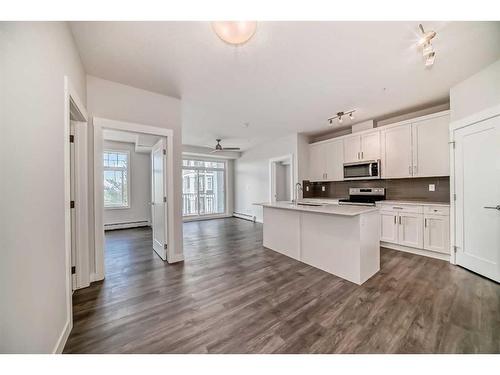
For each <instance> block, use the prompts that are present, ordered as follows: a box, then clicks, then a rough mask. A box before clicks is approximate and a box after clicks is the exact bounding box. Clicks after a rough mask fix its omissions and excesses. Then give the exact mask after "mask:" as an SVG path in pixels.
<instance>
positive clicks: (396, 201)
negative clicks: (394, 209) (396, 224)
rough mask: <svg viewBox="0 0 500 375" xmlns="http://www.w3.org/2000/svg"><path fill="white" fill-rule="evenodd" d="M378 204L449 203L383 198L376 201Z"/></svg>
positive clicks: (422, 204) (443, 205)
mask: <svg viewBox="0 0 500 375" xmlns="http://www.w3.org/2000/svg"><path fill="white" fill-rule="evenodd" d="M380 204H416V205H419V206H441V207H450V204H449V203H447V202H426V201H419V200H408V199H407V200H383V201H378V202H377V206H378V205H380Z"/></svg>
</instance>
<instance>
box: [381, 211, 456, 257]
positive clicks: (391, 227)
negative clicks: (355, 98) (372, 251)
mask: <svg viewBox="0 0 500 375" xmlns="http://www.w3.org/2000/svg"><path fill="white" fill-rule="evenodd" d="M379 207H380V230H381V233H380V241H382V242H385V243H388V244H395V245H399V246H400V247H401V246H404V247H408V248H413V249H420V250H428V251H433V252H438V253H442V254H449V253H450V225H449V223H450V219H449V207H446V206H425V205H422V204H420V205H419V204H387V203H381V204H380V205H379Z"/></svg>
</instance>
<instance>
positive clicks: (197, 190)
mask: <svg viewBox="0 0 500 375" xmlns="http://www.w3.org/2000/svg"><path fill="white" fill-rule="evenodd" d="M182 180H183V184H182V186H183V191H182V213H183V215H184V216H188V217H191V216H203V215H218V214H223V213H224V212H225V207H226V192H225V185H226V184H225V182H226V162H225V161H222V160H213V161H205V160H193V159H184V160H183V161H182Z"/></svg>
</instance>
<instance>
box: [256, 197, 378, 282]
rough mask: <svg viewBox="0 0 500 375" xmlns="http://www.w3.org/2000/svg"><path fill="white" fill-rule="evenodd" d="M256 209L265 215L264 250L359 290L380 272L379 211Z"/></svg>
mask: <svg viewBox="0 0 500 375" xmlns="http://www.w3.org/2000/svg"><path fill="white" fill-rule="evenodd" d="M306 204H307V203H306ZM257 205H260V206H262V207H263V210H264V238H263V245H264V247H267V248H269V249H271V250H274V251H277V252H279V253H281V254H284V255H287V256H289V257H291V258H293V259H296V260H299V261H301V262H304V263H306V264H309V265H311V266H313V267H316V268H319V269H321V270H323V271H326V272H329V273H331V274H334V275H336V276H339V277H342V278H344V279H346V280H349V281H351V282H353V283H356V284H358V285H361V284H362V283H364V282H365V281H366V280H368V279H369V278H370V277H371V276H373V275H374V274H375V273H377V272H378V271H379V269H380V217H379V213H378V209H377V208H375V207H367V206H352V205H338V204H323V205H317V204H316V205H304V204H301V203H300V202H299V203H298V204H297V203H292V202H276V203H257Z"/></svg>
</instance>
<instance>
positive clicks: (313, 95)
mask: <svg viewBox="0 0 500 375" xmlns="http://www.w3.org/2000/svg"><path fill="white" fill-rule="evenodd" d="M423 25H424V27H425V29H433V30H435V31H437V33H438V34H437V37H436V38H435V40H434V43H433V44H434V47H435V50H436V62H435V64H434V66H433V67H432V68H431V69H426V68H425V67H424V63H423V59H422V54H421V52H420V51H418V50H417V48H416V45H415V42H416V40H417V39H418V34H417V30H418V22H259V23H258V28H257V33H256V34H255V36H254V38H253V39H251V40H250V41H249V42H248V43H247V44H245V45H243V46H239V47H234V46H230V45H228V44H225V43H224V42H222V41H221V40H220V39H219V38H218V37H217V36H216V35H215V33H214V32H213V31H212V29H211V25H210V23H209V22H72V23H71V28H72V31H73V34H74V37H75V40H76V43H77V46H78V48H79V51H80V55H81V58H82V60H83V63H84V66H85V69H86V71H87V73H88V74H91V75H95V76H97V77H101V78H104V79H109V80H112V81H117V82H120V83H124V84H127V85H131V86H135V87H138V88H142V89H146V90H150V91H155V92H158V93H162V94H166V95H170V96H175V97H178V98H181V99H182V103H183V143H184V144H191V145H199V146H204V145H213V144H214V139H215V138H219V137H220V138H222V139H223V144H224V146H226V147H233V146H238V147H241V148H242V149H247V148H249V147H251V146H253V145H255V144H257V143H259V142H263V141H266V140H270V139H273V138H276V137H279V136H282V135H285V134H288V133H291V132H311V133H316V132H321V131H325V130H326V129H328V128H327V122H326V119H327V118H328V117H330V116H331V115H333V114H334V113H336V112H338V111H342V110H350V109H356V110H357V112H356V122H358V121H363V120H366V119H371V118H378V117H381V116H385V115H388V114H390V113H394V112H400V111H401V110H405V109H410V108H414V107H420V106H423V105H426V104H433V103H436V102H443V101H446V100H447V99H448V92H449V89H450V87H451V86H453V85H454V84H456V83H458V82H460V81H461V80H463V79H465V78H466V77H468V76H470V75H472V74H474V73H475V72H477V71H478V70H480V69H481V68H483V67H485V66H487V65H488V64H490V63H492V62H493V61H495V60H497V59H499V58H500V22H424V23H423ZM246 122H248V123H249V124H250V126H249V127H247V128H245V127H244V126H243V124H244V123H246Z"/></svg>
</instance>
